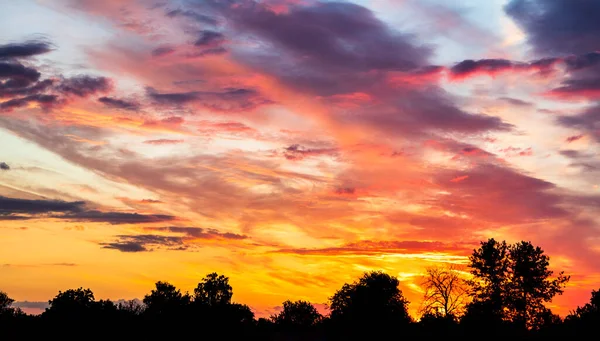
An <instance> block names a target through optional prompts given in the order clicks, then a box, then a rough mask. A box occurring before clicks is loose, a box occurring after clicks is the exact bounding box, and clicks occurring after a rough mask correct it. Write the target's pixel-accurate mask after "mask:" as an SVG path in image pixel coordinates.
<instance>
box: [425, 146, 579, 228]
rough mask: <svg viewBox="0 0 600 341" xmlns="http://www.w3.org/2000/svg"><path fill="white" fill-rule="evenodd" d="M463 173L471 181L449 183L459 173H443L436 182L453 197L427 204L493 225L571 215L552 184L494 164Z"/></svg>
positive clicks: (479, 165) (480, 165) (487, 164)
mask: <svg viewBox="0 0 600 341" xmlns="http://www.w3.org/2000/svg"><path fill="white" fill-rule="evenodd" d="M521 151H522V150H521ZM519 152H520V151H519ZM462 173H463V174H461V175H460V176H468V178H465V180H464V181H455V182H453V181H449V180H451V179H456V178H457V174H456V172H455V171H450V170H447V171H439V172H438V173H437V174H436V175H435V177H436V178H437V180H436V183H439V184H440V185H441V186H443V187H442V188H443V189H444V190H445V191H447V192H448V193H449V194H447V195H439V196H438V197H437V198H431V199H429V200H427V201H426V202H427V203H428V204H429V205H434V206H435V207H437V208H438V209H440V210H451V211H452V212H453V213H454V214H456V215H465V216H468V217H470V218H471V219H476V220H481V221H486V222H488V223H489V224H490V225H491V226H493V225H494V224H506V223H524V222H532V221H543V220H547V219H553V218H565V217H568V216H569V214H570V213H569V211H568V210H567V209H565V208H564V207H563V204H564V201H563V198H562V197H561V196H560V195H559V194H558V193H556V192H555V189H556V185H554V184H553V183H551V182H548V181H544V180H542V179H538V178H535V177H532V176H528V175H526V174H521V173H520V172H518V171H516V170H514V169H512V168H510V167H507V166H501V165H495V164H491V163H482V164H478V165H476V166H474V167H473V168H471V169H470V170H469V171H467V172H462ZM465 173H466V174H465ZM498 207H502V210H498Z"/></svg>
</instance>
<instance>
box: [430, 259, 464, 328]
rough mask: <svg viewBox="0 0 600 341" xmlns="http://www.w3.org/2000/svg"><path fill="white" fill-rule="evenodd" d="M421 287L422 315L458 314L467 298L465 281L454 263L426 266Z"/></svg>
mask: <svg viewBox="0 0 600 341" xmlns="http://www.w3.org/2000/svg"><path fill="white" fill-rule="evenodd" d="M422 288H423V289H424V290H425V293H424V294H423V303H422V305H421V309H420V310H421V314H422V315H440V316H442V317H446V316H459V315H461V314H462V312H463V310H464V308H465V305H466V303H467V301H468V299H469V296H468V287H467V283H466V281H465V280H464V279H463V278H462V277H461V276H460V274H459V272H458V268H457V267H456V266H455V265H448V266H446V267H430V268H427V270H426V274H425V278H424V280H423V285H422ZM428 317H431V316H428Z"/></svg>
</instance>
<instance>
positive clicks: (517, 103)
mask: <svg viewBox="0 0 600 341" xmlns="http://www.w3.org/2000/svg"><path fill="white" fill-rule="evenodd" d="M498 99H499V100H501V101H503V102H506V103H508V104H511V105H514V106H517V107H531V106H533V103H531V102H527V101H524V100H521V99H518V98H512V97H500V98H498Z"/></svg>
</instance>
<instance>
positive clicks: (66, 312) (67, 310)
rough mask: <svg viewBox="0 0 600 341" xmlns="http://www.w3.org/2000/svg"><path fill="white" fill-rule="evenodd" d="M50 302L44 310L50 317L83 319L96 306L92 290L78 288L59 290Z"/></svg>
mask: <svg viewBox="0 0 600 341" xmlns="http://www.w3.org/2000/svg"><path fill="white" fill-rule="evenodd" d="M48 303H49V304H50V307H48V308H46V311H45V312H44V314H46V315H47V316H48V317H58V318H61V319H62V318H69V319H83V318H86V317H87V315H88V314H89V313H90V312H91V311H92V309H93V308H94V305H95V303H96V299H95V298H94V293H93V292H92V290H90V289H83V288H78V289H69V290H66V291H64V292H63V291H59V292H58V295H56V297H54V298H53V299H51V300H49V301H48Z"/></svg>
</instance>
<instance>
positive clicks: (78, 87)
mask: <svg viewBox="0 0 600 341" xmlns="http://www.w3.org/2000/svg"><path fill="white" fill-rule="evenodd" d="M111 88H112V84H111V81H110V79H108V78H106V77H93V76H88V75H79V76H75V77H70V78H66V79H64V80H62V82H61V83H60V84H59V85H58V86H56V90H58V91H60V92H62V93H64V94H67V95H75V96H78V97H87V96H90V95H94V94H96V93H99V92H108V91H110V90H111Z"/></svg>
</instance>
